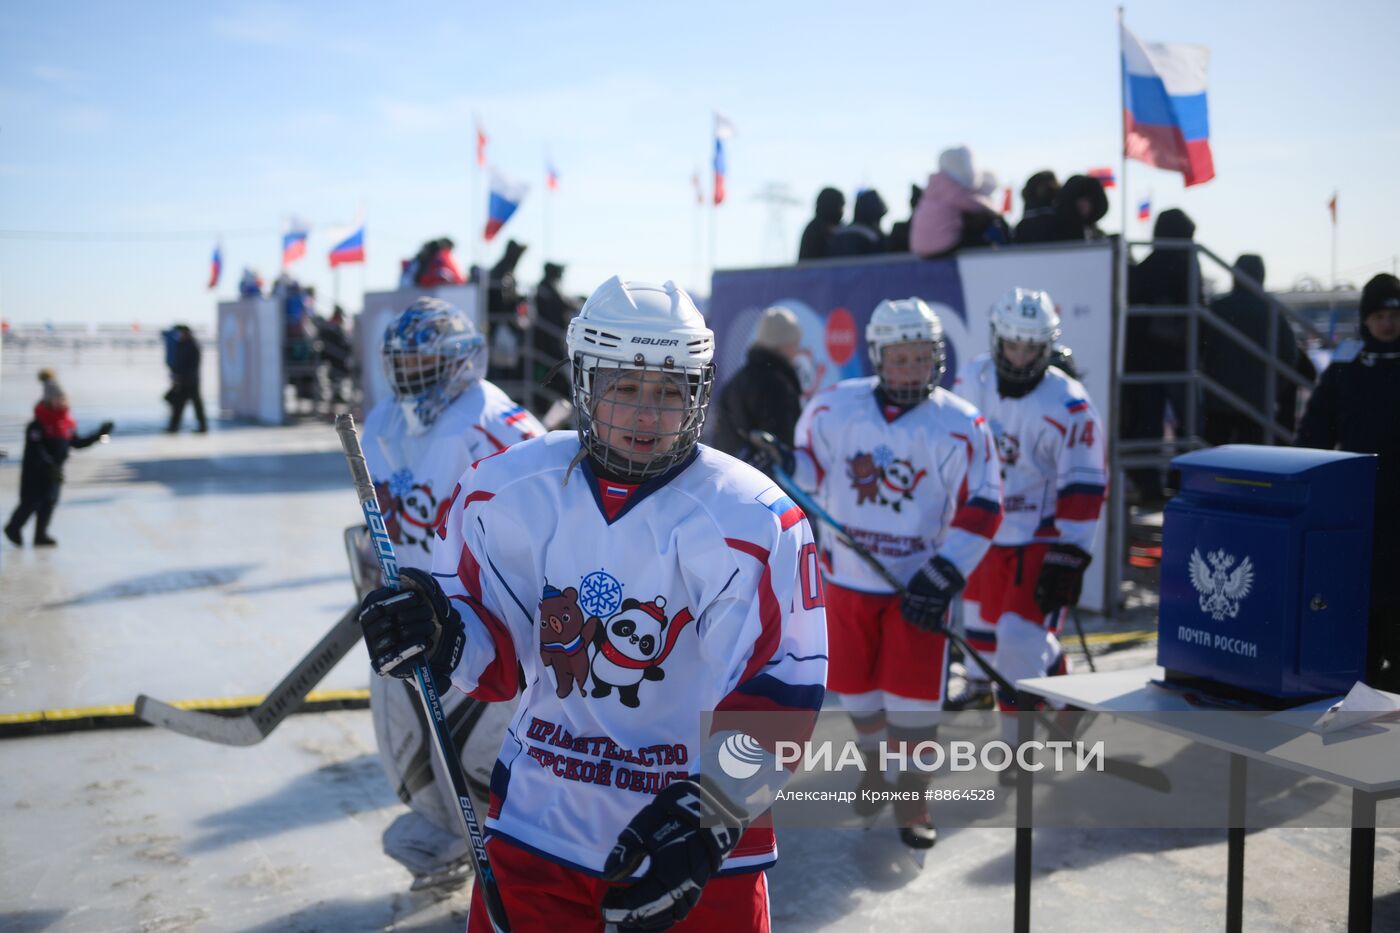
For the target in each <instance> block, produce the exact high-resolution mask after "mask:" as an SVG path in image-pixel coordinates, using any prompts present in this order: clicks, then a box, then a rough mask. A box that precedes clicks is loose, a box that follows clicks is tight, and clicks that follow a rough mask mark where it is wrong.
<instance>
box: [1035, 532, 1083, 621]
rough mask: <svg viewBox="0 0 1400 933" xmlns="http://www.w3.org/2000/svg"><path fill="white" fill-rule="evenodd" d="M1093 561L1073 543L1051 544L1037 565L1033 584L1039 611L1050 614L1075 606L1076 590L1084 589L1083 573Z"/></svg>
mask: <svg viewBox="0 0 1400 933" xmlns="http://www.w3.org/2000/svg"><path fill="white" fill-rule="evenodd" d="M1092 559H1093V558H1092V557H1091V556H1090V555H1089V554H1088V553H1086V552H1085V551H1084V550H1083V549H1082V548H1077V547H1075V546H1074V545H1073V544H1055V545H1051V547H1050V552H1049V553H1048V554H1046V555H1045V561H1044V562H1043V563H1042V564H1041V565H1040V576H1039V577H1038V578H1037V579H1036V581H1035V604H1036V605H1037V606H1039V607H1040V611H1041V612H1044V613H1046V614H1047V615H1048V614H1049V613H1052V612H1054V611H1055V610H1056V609H1062V608H1064V607H1065V606H1075V605H1078V603H1079V591H1080V590H1081V589H1083V587H1084V571H1085V570H1087V569H1089V561H1091V560H1092Z"/></svg>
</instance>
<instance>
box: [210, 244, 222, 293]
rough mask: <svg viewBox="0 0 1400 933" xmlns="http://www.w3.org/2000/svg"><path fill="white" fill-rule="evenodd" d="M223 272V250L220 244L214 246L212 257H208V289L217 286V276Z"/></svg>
mask: <svg viewBox="0 0 1400 933" xmlns="http://www.w3.org/2000/svg"><path fill="white" fill-rule="evenodd" d="M223 271H224V248H223V246H222V245H220V244H215V245H214V255H213V256H210V257H209V287H210V288H213V287H214V286H216V285H218V284H219V276H220V275H221V274H222V273H223Z"/></svg>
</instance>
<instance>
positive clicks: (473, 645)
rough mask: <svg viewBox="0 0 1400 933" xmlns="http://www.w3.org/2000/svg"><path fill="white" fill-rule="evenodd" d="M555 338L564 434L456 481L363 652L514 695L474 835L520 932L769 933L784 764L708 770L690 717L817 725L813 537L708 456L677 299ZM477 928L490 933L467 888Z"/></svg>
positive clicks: (701, 386)
mask: <svg viewBox="0 0 1400 933" xmlns="http://www.w3.org/2000/svg"><path fill="white" fill-rule="evenodd" d="M567 340H568V348H569V353H570V357H571V362H572V372H573V384H574V398H575V403H576V410H577V412H578V414H579V419H580V421H579V429H578V432H577V434H575V433H572V432H570V433H564V432H554V433H551V434H548V435H546V436H545V437H542V438H536V439H534V440H530V441H527V442H525V443H523V444H519V445H517V446H515V447H512V448H510V449H509V450H506V451H504V452H502V453H501V454H499V455H498V456H493V457H488V458H487V459H485V460H482V461H480V462H478V463H475V464H473V465H472V467H471V468H469V469H468V470H467V471H466V472H465V473H464V474H463V475H462V477H461V480H460V483H459V488H458V489H456V490H455V491H454V492H453V493H452V495H451V496H449V497H448V503H449V504H448V506H447V510H446V512H445V514H444V520H443V521H442V523H441V524H440V525H439V527H438V530H437V534H438V536H439V537H440V538H441V539H442V540H441V541H440V542H439V543H437V544H436V545H435V546H434V561H433V569H432V574H431V575H426V574H422V573H420V572H418V571H414V570H409V571H406V572H405V573H404V574H403V581H404V584H405V587H406V588H407V589H409V590H410V592H411V593H412V594H413V595H412V596H410V597H408V598H406V599H405V598H403V597H402V596H400V594H396V593H393V592H391V591H388V590H379V591H376V592H375V593H371V594H370V595H369V596H368V597H367V598H366V600H365V603H364V609H363V611H362V614H361V622H362V624H363V626H364V630H365V639H366V644H367V646H368V648H369V653H370V657H371V659H372V660H373V662H374V664H375V667H376V670H378V671H379V672H380V673H381V674H387V675H392V676H397V677H408V676H412V671H411V665H412V661H406V662H402V663H397V662H398V659H399V658H400V657H401V656H402V654H403V653H404V652H405V651H406V650H409V649H413V648H416V647H422V648H423V649H424V650H425V653H424V654H423V656H422V657H423V658H424V659H426V660H427V662H428V663H429V665H430V667H431V669H432V671H433V674H434V675H435V676H436V677H437V679H438V680H439V682H440V683H441V684H442V685H444V686H446V685H447V684H448V682H449V680H450V683H451V686H453V687H456V688H457V689H458V690H460V691H462V692H464V693H467V694H470V695H471V696H473V697H476V698H478V699H482V700H487V701H506V700H511V699H513V698H515V697H517V696H519V697H520V702H519V706H518V708H517V711H516V714H515V717H514V719H513V720H512V722H511V725H510V728H509V730H508V732H507V735H506V738H505V741H504V742H503V744H502V747H501V750H500V758H499V760H498V761H497V763H496V766H495V771H494V773H493V775H492V779H491V799H490V807H489V814H488V821H487V829H486V832H487V835H488V837H489V839H488V842H487V852H488V855H489V857H490V860H491V865H492V870H493V871H494V873H495V875H496V878H497V881H498V882H499V885H500V890H501V895H502V898H503V901H504V905H505V910H506V913H507V915H508V917H509V919H510V922H511V924H512V925H513V926H514V927H515V928H516V929H520V930H536V929H549V930H554V931H570V930H598V931H601V930H602V929H603V924H604V921H605V920H606V922H608V923H615V924H617V925H618V926H619V928H621V929H623V930H633V929H643V928H644V929H663V928H665V927H667V926H669V925H671V924H674V923H681V924H682V926H683V927H684V928H686V929H693V930H713V929H723V930H726V931H742V930H766V929H768V910H767V886H766V879H765V876H764V874H763V869H764V868H766V867H767V866H768V865H770V864H772V862H773V861H774V859H775V858H776V844H775V839H774V836H773V830H772V828H771V826H769V825H763V823H762V822H759V823H757V824H756V823H755V819H756V818H757V817H758V816H760V815H761V813H762V812H763V810H764V808H765V807H766V806H767V803H768V801H769V800H771V797H765V794H771V793H772V792H773V790H775V789H776V788H777V787H780V786H781V784H782V782H783V780H784V779H785V778H786V772H784V771H782V769H774V768H760V771H759V773H758V774H757V775H756V776H755V777H753V778H751V779H750V780H749V781H747V782H740V781H736V780H735V779H734V778H733V777H731V776H727V775H726V774H725V773H723V772H722V771H716V770H715V769H714V768H712V767H710V766H708V765H702V762H713V761H715V758H714V757H713V753H714V751H715V750H716V748H717V746H718V743H719V742H720V741H721V740H722V739H723V738H725V735H724V733H723V732H716V731H714V729H713V726H712V727H711V728H710V729H708V730H706V731H702V728H703V727H702V714H704V713H707V712H709V711H717V712H719V713H722V714H725V715H730V714H745V713H746V714H750V715H752V714H754V713H766V712H774V711H777V712H792V713H795V714H796V719H797V720H798V721H799V722H805V723H806V728H807V729H810V727H811V724H812V720H813V717H815V714H816V711H817V710H818V709H820V707H821V703H822V698H823V695H824V692H825V683H826V628H825V617H824V611H823V591H822V584H821V577H820V572H819V568H818V565H817V555H816V547H815V545H814V543H813V541H812V535H811V529H810V528H809V527H808V524H807V521H806V519H805V518H804V516H803V514H802V512H801V511H800V510H799V509H798V508H797V507H796V506H795V505H794V504H793V503H792V502H791V501H790V500H789V499H787V497H786V496H784V495H783V494H782V492H781V491H780V490H779V489H778V488H777V487H775V486H774V485H773V484H772V482H770V481H769V480H768V479H767V478H766V477H764V476H763V475H762V474H760V473H759V472H757V471H756V470H754V469H752V468H751V467H748V466H747V465H745V464H743V463H741V462H739V461H737V460H735V459H733V458H731V457H729V456H727V455H724V454H721V453H719V452H717V451H714V450H711V449H708V448H706V447H703V446H701V445H699V444H698V443H697V439H698V437H699V434H700V430H701V428H702V426H703V422H704V414H705V407H706V404H707V402H708V400H709V394H710V386H711V383H712V379H713V363H712V360H713V356H714V335H713V333H712V332H711V331H710V330H709V328H707V327H706V326H705V322H704V319H703V318H702V317H701V316H700V313H699V312H698V311H697V310H696V308H695V306H694V304H693V303H692V301H691V300H690V297H689V296H688V295H686V294H685V292H683V291H682V290H680V289H679V288H677V287H676V286H674V285H672V284H670V283H667V284H665V285H664V286H655V285H646V284H642V283H635V282H633V283H629V282H623V281H622V280H620V279H617V278H613V279H610V280H609V281H607V282H605V283H604V284H603V285H601V286H600V287H599V288H598V289H597V290H596V291H595V292H594V293H593V295H592V296H591V297H590V298H589V299H588V301H587V303H586V304H585V305H584V307H583V309H582V310H581V311H580V312H579V314H578V316H577V317H576V318H575V319H574V320H573V321H572V322H571V323H570V325H569V330H568V337H567ZM396 597H398V598H396ZM413 660H417V658H414V659H413ZM794 737H795V738H798V739H799V740H800V738H801V736H794ZM764 741H765V742H766V743H767V744H768V746H769V750H770V751H771V741H772V737H771V736H770V737H768V738H766V739H765V740H764ZM768 761H771V758H770V759H769V760H768ZM644 862H645V867H644ZM468 928H469V930H473V931H475V930H487V929H489V928H490V926H489V923H488V920H487V917H486V915H485V911H484V907H483V906H482V901H481V898H480V896H479V894H478V896H476V897H474V899H473V905H472V911H471V919H470V921H469V927H468Z"/></svg>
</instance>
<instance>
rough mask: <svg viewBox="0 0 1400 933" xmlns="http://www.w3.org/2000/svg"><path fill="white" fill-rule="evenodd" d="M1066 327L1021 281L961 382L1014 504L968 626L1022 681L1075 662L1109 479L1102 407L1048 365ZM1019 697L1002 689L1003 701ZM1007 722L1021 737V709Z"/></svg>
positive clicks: (1008, 733) (976, 589) (1009, 731)
mask: <svg viewBox="0 0 1400 933" xmlns="http://www.w3.org/2000/svg"><path fill="white" fill-rule="evenodd" d="M1059 336H1060V316H1059V315H1058V314H1057V313H1055V306H1054V304H1053V303H1052V302H1051V300H1050V296H1049V295H1048V294H1046V293H1045V292H1037V291H1029V290H1026V289H1021V288H1014V289H1012V290H1011V291H1010V292H1008V293H1007V294H1006V295H1005V296H1004V297H1003V298H1002V299H1001V300H1000V301H999V302H997V304H996V305H994V306H993V307H992V314H991V342H992V351H991V353H984V354H982V355H981V356H978V357H977V358H976V359H974V360H972V361H971V362H970V363H968V364H967V366H966V367H965V368H964V369H963V371H962V373H961V374H960V375H959V376H958V379H957V382H956V383H955V384H954V391H956V392H957V393H958V394H959V395H961V396H962V397H963V398H965V399H967V400H968V401H970V402H972V404H974V405H976V406H977V407H978V408H979V409H980V410H981V411H982V413H983V414H985V415H986V417H987V421H988V423H989V424H990V425H991V429H992V433H993V434H994V435H995V437H996V446H997V454H998V456H999V458H1000V461H1001V474H1002V507H1003V510H1004V518H1003V519H1002V523H1001V527H1000V528H998V529H997V533H996V537H995V538H994V539H993V542H992V549H991V550H990V551H989V552H988V554H987V556H986V558H985V559H984V560H983V561H982V564H981V566H980V567H978V568H977V571H976V572H975V573H974V574H973V575H972V578H971V579H970V580H969V581H968V585H967V591H966V593H964V595H963V599H964V609H963V619H964V625H965V627H966V629H967V638H968V642H969V643H970V644H971V645H972V646H973V647H975V648H977V649H978V650H980V651H983V652H985V653H987V654H988V655H994V656H995V662H994V666H995V667H996V668H997V670H998V671H1000V672H1001V673H1002V674H1004V675H1005V676H1006V677H1007V679H1009V680H1011V681H1012V682H1015V681H1016V680H1017V679H1019V678H1022V677H1043V676H1046V675H1048V674H1062V673H1065V672H1066V671H1067V665H1066V659H1065V656H1064V653H1063V652H1062V651H1061V650H1060V643H1059V639H1058V638H1057V636H1056V633H1057V632H1058V631H1059V629H1060V624H1061V622H1062V620H1063V616H1064V614H1065V611H1066V610H1067V609H1068V608H1069V607H1072V606H1074V605H1075V604H1076V603H1078V601H1079V591H1080V588H1081V586H1082V584H1083V580H1084V571H1085V570H1086V569H1087V568H1088V566H1089V552H1090V551H1091V550H1092V549H1093V546H1094V535H1095V533H1096V531H1097V530H1098V523H1099V509H1100V506H1101V505H1102V504H1103V498H1104V488H1105V484H1106V482H1107V480H1106V475H1105V470H1104V462H1105V448H1106V440H1105V438H1104V436H1103V425H1102V423H1101V422H1100V421H1099V416H1098V413H1097V412H1096V411H1095V410H1094V406H1093V405H1092V404H1091V403H1090V401H1089V396H1088V394H1087V393H1086V392H1085V391H1084V387H1083V386H1082V385H1080V384H1079V383H1078V382H1076V381H1075V380H1074V379H1071V378H1070V377H1069V376H1067V375H1065V374H1064V373H1063V372H1061V371H1060V370H1059V369H1057V368H1055V367H1053V366H1050V365H1049V360H1050V354H1051V352H1052V346H1053V344H1054V342H1055V340H1057V339H1058V338H1059ZM969 673H972V671H971V665H969ZM979 673H980V672H979ZM1013 701H1014V698H1013V697H1004V696H1000V695H998V696H997V703H998V706H999V708H1000V709H1002V710H1011V709H1015V706H1014V705H1013ZM1002 731H1003V735H1004V737H1006V738H1008V739H1010V738H1012V737H1013V736H1014V731H1015V723H1014V722H1013V721H1012V718H1011V717H1006V718H1005V719H1004V720H1003V722H1002ZM1003 773H1004V774H1008V775H1009V774H1010V773H1009V772H1003ZM1008 779H1009V778H1008Z"/></svg>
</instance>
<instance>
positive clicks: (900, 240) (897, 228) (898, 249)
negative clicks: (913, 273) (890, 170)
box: [889, 185, 924, 253]
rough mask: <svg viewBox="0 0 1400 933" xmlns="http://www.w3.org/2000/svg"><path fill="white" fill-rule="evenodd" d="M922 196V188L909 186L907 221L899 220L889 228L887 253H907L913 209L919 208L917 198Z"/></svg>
mask: <svg viewBox="0 0 1400 933" xmlns="http://www.w3.org/2000/svg"><path fill="white" fill-rule="evenodd" d="M923 196H924V189H923V188H920V187H919V186H918V185H910V186H909V219H908V220H901V221H899V222H898V223H896V224H895V225H894V226H893V227H890V240H889V251H890V252H891V253H907V252H909V225H910V224H911V223H913V221H914V209H915V208H917V207H918V206H919V198H921V197H923Z"/></svg>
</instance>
